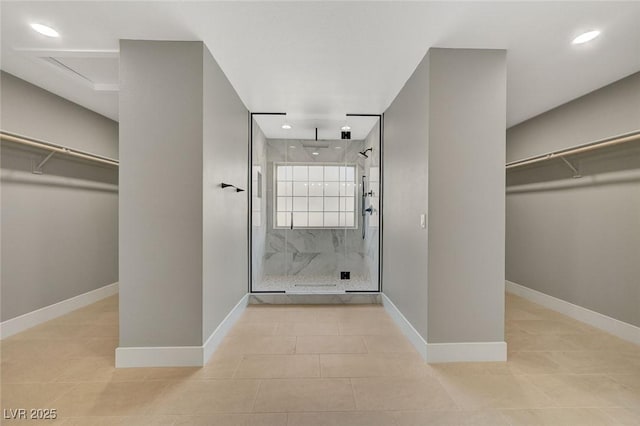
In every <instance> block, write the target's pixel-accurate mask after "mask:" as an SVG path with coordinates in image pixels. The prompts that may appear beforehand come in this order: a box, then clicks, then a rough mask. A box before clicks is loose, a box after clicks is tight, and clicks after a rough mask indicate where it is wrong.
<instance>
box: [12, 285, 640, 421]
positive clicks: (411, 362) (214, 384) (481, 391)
mask: <svg viewBox="0 0 640 426" xmlns="http://www.w3.org/2000/svg"><path fill="white" fill-rule="evenodd" d="M117 310H118V306H117V298H115V297H113V298H109V299H106V300H104V301H101V302H99V303H96V304H94V305H92V306H89V307H87V308H84V309H81V310H79V311H76V312H73V313H71V314H69V315H66V316H64V317H61V318H58V319H56V320H53V321H50V322H48V323H46V324H43V325H41V326H39V327H36V328H33V329H31V330H28V331H26V332H24V333H21V334H18V335H16V336H14V337H11V338H9V339H6V340H4V341H2V342H1V355H2V389H1V392H2V396H1V398H2V408H55V409H57V410H58V416H59V418H58V419H57V420H56V421H53V422H52V421H39V422H35V421H29V422H28V424H48V423H53V424H63V425H65V426H69V425H82V426H86V425H220V426H227V425H234V426H239V425H243V426H249V425H251V426H258V425H260V426H276V425H277V426H284V425H291V426H295V425H309V426H315V425H338V426H340V425H345V426H359V425H366V426H376V425H381V426H387V425H389V426H401V425H403V426H405V425H413V426H419V425H420V426H421V425H491V426H500V425H610V424H611V425H612V424H617V425H640V347H638V346H635V345H632V344H630V343H626V342H624V341H622V340H619V339H617V338H615V337H613V336H611V335H608V334H605V333H602V332H599V331H597V330H596V329H593V328H591V327H588V326H585V325H584V324H581V323H578V322H576V321H573V320H571V319H569V318H567V317H564V316H562V315H560V314H557V313H555V312H552V311H549V310H546V309H544V308H542V307H540V306H537V305H535V304H532V303H529V302H527V301H525V300H524V299H521V298H518V297H515V296H510V295H508V296H507V310H506V312H507V314H506V336H507V341H508V347H509V361H508V362H506V363H460V364H438V365H427V364H424V363H423V362H422V361H421V359H420V358H419V356H418V355H417V353H416V352H415V351H414V350H413V348H412V347H411V346H410V344H409V343H408V342H407V340H406V339H405V338H404V337H403V336H402V334H401V333H400V331H399V330H398V328H397V327H396V326H395V325H394V324H393V322H392V321H391V319H390V318H389V316H388V315H387V314H386V313H385V312H384V310H383V308H382V307H379V306H305V307H302V306H264V305H260V306H251V307H249V308H248V309H247V311H246V312H245V313H244V315H243V317H242V318H241V319H240V321H239V322H238V324H237V325H236V326H235V327H234V328H233V330H232V331H231V332H230V334H229V335H228V336H227V337H226V339H225V340H224V341H223V343H222V345H221V346H220V348H219V350H218V351H217V352H216V354H215V355H214V357H213V358H212V359H211V361H210V362H209V363H208V364H207V365H206V366H205V367H204V368H145V369H141V368H139V369H118V370H116V369H115V368H114V349H115V348H116V346H117V336H118V318H117ZM13 423H19V422H13V421H5V422H4V423H3V424H13Z"/></svg>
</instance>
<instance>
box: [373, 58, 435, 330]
mask: <svg viewBox="0 0 640 426" xmlns="http://www.w3.org/2000/svg"><path fill="white" fill-rule="evenodd" d="M428 143H429V55H428V54H427V55H426V56H425V57H424V59H423V60H422V62H420V64H419V65H418V67H417V68H416V70H415V71H414V73H413V75H411V77H410V78H409V80H407V83H406V84H405V85H404V87H403V88H402V90H401V91H400V93H398V96H397V97H396V98H395V99H394V101H393V103H392V104H391V105H390V106H389V108H388V109H387V110H386V111H385V113H384V158H383V159H382V161H384V182H383V185H384V205H383V208H384V212H383V220H384V227H383V246H382V250H383V252H382V253H383V255H382V262H383V264H382V267H383V269H382V272H383V281H382V285H383V291H384V293H385V294H386V295H387V296H388V297H389V298H390V299H391V300H392V301H393V303H394V304H395V305H396V306H397V307H398V309H399V310H400V311H401V312H402V314H403V315H404V316H405V317H406V318H407V320H408V321H409V322H410V323H411V324H412V325H413V327H414V328H415V329H416V330H417V331H418V332H419V333H420V334H421V335H422V337H424V338H425V339H426V338H427V231H426V229H422V228H420V214H422V213H426V211H427V191H428V188H427V184H428V181H427V166H428Z"/></svg>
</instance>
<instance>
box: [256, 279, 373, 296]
mask: <svg viewBox="0 0 640 426" xmlns="http://www.w3.org/2000/svg"><path fill="white" fill-rule="evenodd" d="M253 291H257V292H283V291H284V292H285V293H296V294H305V293H306V294H316V293H324V294H344V293H347V292H349V291H372V292H377V289H376V288H375V287H374V286H373V285H372V284H371V282H370V280H369V279H368V277H365V276H360V275H352V276H351V279H350V280H340V278H339V277H335V276H334V275H315V276H301V275H265V276H264V277H263V278H262V280H260V281H259V282H254V284H253Z"/></svg>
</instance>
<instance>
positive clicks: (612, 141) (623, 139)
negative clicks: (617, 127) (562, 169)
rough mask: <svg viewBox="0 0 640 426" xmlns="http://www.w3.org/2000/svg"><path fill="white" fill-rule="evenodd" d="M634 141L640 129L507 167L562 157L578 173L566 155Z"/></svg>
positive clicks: (520, 161) (511, 167)
mask: <svg viewBox="0 0 640 426" xmlns="http://www.w3.org/2000/svg"><path fill="white" fill-rule="evenodd" d="M633 141H640V130H638V131H635V132H631V133H625V134H623V135H620V136H614V137H611V138H606V139H601V140H598V141H595V142H590V143H587V144H583V145H578V146H575V147H573V148H567V149H563V150H560V151H553V152H549V153H546V154H541V155H536V156H533V157H529V158H525V159H522V160H518V161H512V162H510V163H507V164H506V168H507V170H509V169H513V168H516V167H521V166H527V165H530V164H535V163H540V162H542V161H547V160H553V159H555V158H560V159H562V160H563V161H564V162H565V164H567V165H568V166H569V167H570V168H571V169H572V170H573V171H574V172H575V173H577V170H576V169H575V168H574V166H573V165H572V164H571V163H570V162H569V161H568V160H567V159H566V158H565V157H567V156H570V155H575V154H582V153H585V152H589V151H595V150H597V149H601V148H606V147H611V146H614V145H619V144H623V143H627V142H633Z"/></svg>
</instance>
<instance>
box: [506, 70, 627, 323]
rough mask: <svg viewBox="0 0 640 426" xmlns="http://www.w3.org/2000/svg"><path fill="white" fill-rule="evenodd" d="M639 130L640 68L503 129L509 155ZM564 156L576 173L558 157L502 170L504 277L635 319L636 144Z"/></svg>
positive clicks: (513, 158)
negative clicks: (569, 157)
mask: <svg viewBox="0 0 640 426" xmlns="http://www.w3.org/2000/svg"><path fill="white" fill-rule="evenodd" d="M638 129H640V73H636V74H634V75H632V76H630V77H627V78H626V79H623V80H620V81H618V82H616V83H614V84H612V85H609V86H606V87H604V88H602V89H599V90H597V91H595V92H593V93H591V94H588V95H586V96H584V97H582V98H579V99H576V100H575V101H572V102H569V103H567V104H565V105H563V106H560V107H558V108H556V109H554V110H552V111H549V112H547V113H545V114H543V115H540V116H538V117H535V118H533V119H531V120H529V121H526V122H524V123H522V124H520V125H518V126H515V127H513V128H510V129H509V131H508V132H507V153H508V158H509V159H511V160H516V159H519V158H522V157H524V156H530V155H535V154H539V153H544V152H547V151H549V150H556V149H562V148H567V147H570V146H574V145H579V144H583V143H588V142H591V141H593V140H597V139H601V138H604V137H609V136H614V135H617V134H621V133H626V132H629V131H632V130H638ZM550 141H551V142H550ZM551 143H553V144H552V145H551ZM572 161H573V162H574V164H575V165H577V166H578V168H579V170H580V172H581V174H582V175H583V176H584V177H583V178H581V179H572V178H571V176H572V172H571V171H570V170H569V169H568V168H567V167H566V166H564V165H563V164H562V163H560V161H550V162H547V163H544V164H541V165H538V166H530V167H523V168H520V169H516V170H513V171H510V172H509V173H508V175H507V184H508V187H507V210H506V211H507V235H506V237H507V238H506V246H507V253H506V259H507V262H506V267H507V268H506V272H507V279H508V280H510V281H513V282H516V283H518V284H521V285H524V286H526V287H529V288H532V289H534V290H537V291H540V292H543V293H545V294H549V295H551V296H554V297H557V298H560V299H562V300H566V301H568V302H571V303H574V304H576V305H579V306H583V307H585V308H588V309H591V310H594V311H596V312H599V313H602V314H604V315H608V316H611V317H613V318H616V319H618V320H621V321H624V322H627V323H630V324H634V325H637V326H640V281H639V279H638V277H640V262H638V259H640V173H639V172H640V143H637V142H636V143H632V144H630V145H628V146H624V147H619V148H615V149H606V150H602V151H599V152H594V153H592V154H589V155H581V156H578V157H573V158H572Z"/></svg>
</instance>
